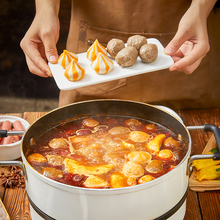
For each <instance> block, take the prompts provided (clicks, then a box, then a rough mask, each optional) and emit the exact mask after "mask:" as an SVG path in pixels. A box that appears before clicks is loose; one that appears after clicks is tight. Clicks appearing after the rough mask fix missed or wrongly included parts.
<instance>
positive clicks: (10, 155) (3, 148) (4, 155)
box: [0, 115, 30, 161]
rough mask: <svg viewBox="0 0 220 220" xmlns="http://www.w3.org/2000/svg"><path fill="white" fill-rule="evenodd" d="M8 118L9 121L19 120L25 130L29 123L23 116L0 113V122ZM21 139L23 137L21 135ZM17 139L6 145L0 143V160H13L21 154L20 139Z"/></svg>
mask: <svg viewBox="0 0 220 220" xmlns="http://www.w3.org/2000/svg"><path fill="white" fill-rule="evenodd" d="M6 120H9V121H10V122H12V123H13V122H15V121H16V120H19V121H20V122H21V123H22V125H23V127H24V129H25V130H27V129H28V127H29V126H30V124H29V123H28V122H27V121H26V120H24V119H23V118H20V117H16V116H11V115H0V122H2V121H6ZM22 139H23V137H22ZM22 139H21V140H20V141H17V142H15V143H12V144H6V145H0V160H1V161H5V160H15V159H17V158H19V157H20V156H21V149H20V148H21V141H22Z"/></svg>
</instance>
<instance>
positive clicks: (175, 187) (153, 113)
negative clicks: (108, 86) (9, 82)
mask: <svg viewBox="0 0 220 220" xmlns="http://www.w3.org/2000/svg"><path fill="white" fill-rule="evenodd" d="M94 115H96V116H97V115H127V116H132V117H137V118H142V119H147V120H150V121H153V122H157V123H159V124H161V125H163V126H165V127H168V128H171V129H172V130H174V131H175V132H176V133H177V134H180V135H181V136H182V138H183V139H184V141H185V144H186V146H188V150H187V153H186V155H185V157H184V159H183V160H182V161H181V163H180V164H179V165H178V166H177V167H176V168H175V169H173V170H172V171H170V172H168V173H166V174H165V175H163V176H161V177H159V178H157V179H155V180H152V181H150V182H147V183H144V184H140V185H136V186H130V187H125V188H117V189H88V188H80V187H74V186H69V185H65V184H62V183H59V182H56V181H53V180H51V179H49V178H46V177H44V176H43V175H41V174H40V173H38V172H37V171H36V170H35V169H33V168H32V167H31V166H30V164H29V163H28V162H27V160H26V157H25V154H26V151H27V150H28V146H29V145H30V142H31V141H33V140H34V139H35V138H37V137H38V136H39V135H41V134H42V133H44V132H45V131H47V130H48V129H51V128H52V127H54V126H56V125H58V124H59V123H61V122H65V121H70V120H74V119H79V118H84V117H91V116H94ZM190 129H203V130H212V131H214V133H215V136H216V137H217V142H218V143H220V142H219V140H220V135H219V134H220V132H219V130H218V127H216V126H214V125H205V126H197V127H186V126H185V125H184V124H183V123H182V122H181V120H179V119H178V118H177V117H175V116H174V115H172V114H170V113H169V112H167V111H166V110H163V109H161V108H160V107H156V106H152V105H148V104H144V103H140V102H132V101H122V100H95V101H86V102H79V103H74V104H71V105H68V106H65V107H62V108H58V109H55V110H53V111H51V112H49V113H48V114H46V115H44V116H43V117H41V118H40V119H38V120H37V121H35V122H34V123H33V124H32V125H31V126H30V127H29V129H28V130H27V131H26V132H25V134H24V136H23V139H22V145H21V156H22V161H23V163H22V162H18V161H14V162H1V163H0V164H1V165H9V164H10V165H18V166H21V167H22V169H23V173H24V175H25V179H26V189H27V195H28V197H29V201H30V205H31V210H32V209H34V210H35V212H37V213H38V216H41V217H42V218H44V219H57V220H66V219H76V220H95V219H96V220H112V219H114V220H122V219H126V220H142V219H144V220H147V219H178V220H180V219H183V218H184V215H185V207H186V195H187V191H188V179H189V178H188V177H189V167H190V165H191V162H192V161H193V160H194V159H202V158H211V157H214V159H220V155H219V154H218V153H217V154H214V156H213V155H195V156H192V157H191V158H190V152H191V137H190V133H189V130H190ZM218 146H220V145H219V144H218Z"/></svg>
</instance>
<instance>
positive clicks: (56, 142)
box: [49, 138, 69, 149]
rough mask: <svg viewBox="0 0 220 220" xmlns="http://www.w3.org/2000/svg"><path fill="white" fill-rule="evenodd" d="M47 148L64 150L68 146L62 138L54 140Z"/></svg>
mask: <svg viewBox="0 0 220 220" xmlns="http://www.w3.org/2000/svg"><path fill="white" fill-rule="evenodd" d="M49 146H50V147H52V148H54V149H55V148H66V147H68V146H69V143H68V141H67V140H66V139H64V138H54V139H52V140H51V141H50V142H49Z"/></svg>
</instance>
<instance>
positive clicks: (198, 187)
mask: <svg viewBox="0 0 220 220" xmlns="http://www.w3.org/2000/svg"><path fill="white" fill-rule="evenodd" d="M216 147H218V145H217V143H216V141H215V136H214V134H213V135H212V137H211V138H210V140H209V141H208V143H207V145H206V147H205V148H204V150H203V152H202V154H207V153H208V152H209V151H210V150H211V149H213V148H216ZM196 172H197V171H196V169H195V168H194V170H193V172H192V174H191V176H190V178H189V187H190V189H191V190H193V191H197V192H204V191H210V190H219V189H220V180H206V181H198V180H197V179H196V177H195V174H196Z"/></svg>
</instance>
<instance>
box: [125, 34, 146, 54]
mask: <svg viewBox="0 0 220 220" xmlns="http://www.w3.org/2000/svg"><path fill="white" fill-rule="evenodd" d="M144 44H147V38H146V37H144V36H141V35H134V36H131V37H129V38H128V41H127V46H132V47H135V48H136V49H137V50H138V51H139V50H140V48H141V46H143V45H144Z"/></svg>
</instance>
